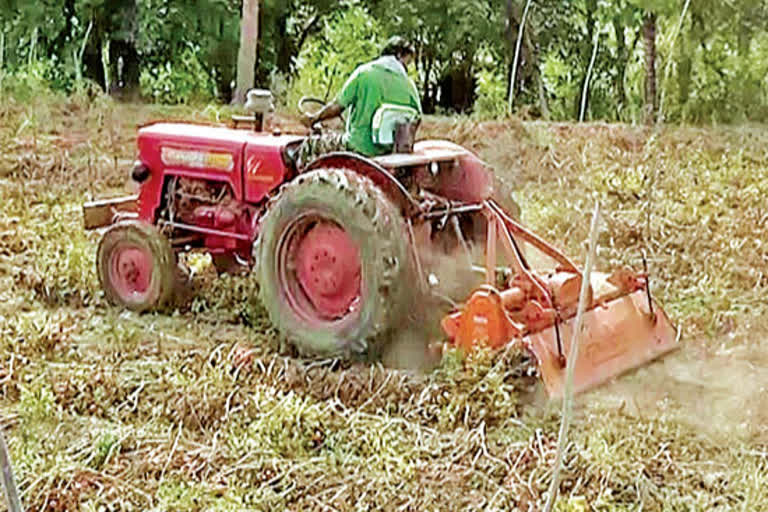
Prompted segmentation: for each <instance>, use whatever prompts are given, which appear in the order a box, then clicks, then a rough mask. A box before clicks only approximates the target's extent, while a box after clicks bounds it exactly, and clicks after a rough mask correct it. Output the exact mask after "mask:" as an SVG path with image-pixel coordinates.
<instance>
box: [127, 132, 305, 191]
mask: <svg viewBox="0 0 768 512" xmlns="http://www.w3.org/2000/svg"><path fill="white" fill-rule="evenodd" d="M303 139H304V137H302V136H298V135H274V134H270V133H266V132H254V131H249V130H237V129H233V128H227V127H225V126H212V125H203V124H192V123H156V124H150V125H146V126H144V127H142V128H140V129H139V135H138V150H139V160H140V161H141V163H143V164H144V165H145V166H146V167H147V168H148V169H151V170H152V171H153V172H152V178H150V180H149V181H148V182H147V183H146V185H148V186H149V187H150V188H151V189H153V190H155V191H156V192H155V195H157V194H159V193H160V191H161V189H162V185H163V180H164V176H169V175H170V176H178V177H181V178H189V179H203V180H214V181H225V182H228V183H229V184H230V186H231V188H232V191H233V194H234V197H235V198H236V199H237V200H240V201H246V202H258V201H261V200H262V199H264V198H265V197H266V196H267V195H268V194H269V193H270V192H271V191H272V190H274V189H276V188H277V187H278V186H279V185H280V184H281V183H282V182H283V180H284V179H285V178H286V176H288V175H290V173H291V171H290V167H289V164H288V160H289V159H288V158H287V155H286V153H287V152H286V148H288V147H289V146H292V145H294V144H298V143H299V142H301V141H302V140H303ZM157 201H159V199H158V197H155V198H154V201H153V202H157Z"/></svg>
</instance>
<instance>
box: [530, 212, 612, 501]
mask: <svg viewBox="0 0 768 512" xmlns="http://www.w3.org/2000/svg"><path fill="white" fill-rule="evenodd" d="M599 219H600V203H595V211H594V213H593V214H592V226H591V227H590V230H589V247H588V249H587V262H586V264H585V268H584V276H583V277H582V280H581V291H580V292H579V308H578V310H577V313H576V328H575V329H574V331H573V336H572V338H571V346H570V349H569V351H568V352H569V353H568V365H567V366H566V373H565V391H564V393H563V413H562V414H563V419H562V421H561V422H560V434H559V435H558V438H557V457H556V459H555V467H554V471H553V474H552V484H551V485H550V486H549V497H548V498H547V504H546V506H545V507H544V511H545V512H551V510H552V506H553V505H554V504H555V499H556V498H557V491H558V490H559V488H560V470H561V467H562V465H563V454H564V452H565V446H566V444H567V442H568V428H569V427H570V423H571V413H572V412H573V411H572V409H573V371H574V367H575V366H576V361H577V360H578V359H579V336H580V335H581V329H582V325H583V323H584V310H585V309H586V306H587V294H588V291H589V280H590V276H591V275H592V265H593V264H594V260H595V251H596V249H597V226H598V222H599Z"/></svg>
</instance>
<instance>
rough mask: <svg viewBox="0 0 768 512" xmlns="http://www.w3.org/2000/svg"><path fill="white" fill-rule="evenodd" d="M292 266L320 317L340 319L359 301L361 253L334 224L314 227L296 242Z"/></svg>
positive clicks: (319, 224)
mask: <svg viewBox="0 0 768 512" xmlns="http://www.w3.org/2000/svg"><path fill="white" fill-rule="evenodd" d="M295 262H296V273H297V276H298V280H299V283H300V284H301V288H302V289H303V290H304V293H305V294H306V296H307V298H308V299H309V301H310V302H311V303H312V305H313V306H314V308H315V309H316V310H317V313H318V314H319V315H320V316H321V317H323V318H326V319H334V318H339V317H342V316H344V315H345V314H347V313H348V312H349V311H350V309H352V308H353V307H354V305H355V303H356V301H358V300H359V297H360V251H359V250H358V248H357V246H356V245H355V243H354V242H353V241H352V239H351V238H350V237H349V235H348V234H347V232H346V231H344V230H343V229H341V228H340V227H339V226H337V225H336V224H332V223H329V222H319V223H317V224H315V226H314V227H312V229H310V230H309V231H308V232H307V233H306V234H305V235H304V237H303V238H302V239H301V240H300V241H299V243H298V249H297V251H296V258H295Z"/></svg>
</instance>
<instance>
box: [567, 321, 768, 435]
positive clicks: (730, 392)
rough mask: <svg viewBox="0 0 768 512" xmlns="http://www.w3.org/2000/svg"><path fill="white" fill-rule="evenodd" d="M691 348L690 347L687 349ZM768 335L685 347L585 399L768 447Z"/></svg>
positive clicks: (632, 413)
mask: <svg viewBox="0 0 768 512" xmlns="http://www.w3.org/2000/svg"><path fill="white" fill-rule="evenodd" d="M686 345H687V346H686ZM766 389H768V335H761V336H759V337H755V338H753V339H751V340H750V341H746V342H741V343H736V342H734V341H733V340H722V341H721V342H720V343H713V342H712V341H711V340H710V341H705V342H701V343H696V342H691V343H688V344H685V343H683V346H682V347H681V349H680V350H678V351H677V352H674V353H672V354H669V355H668V356H666V357H664V358H662V359H661V360H658V361H655V362H653V363H651V364H650V365H648V366H646V367H643V368H640V369H638V370H636V371H634V372H632V373H631V374H629V375H625V376H623V377H620V378H619V379H617V380H616V381H615V382H613V383H612V384H610V385H608V386H605V387H603V388H601V389H599V390H596V391H595V392H594V393H589V394H587V395H585V396H584V397H582V398H581V399H580V401H581V403H582V404H583V403H585V402H584V401H593V400H594V401H597V402H601V403H605V404H613V405H615V406H617V407H620V408H623V410H624V412H625V413H628V414H631V415H634V416H638V417H643V416H655V415H657V414H658V413H659V411H662V412H663V413H664V414H667V413H668V414H672V415H676V416H679V418H678V419H679V420H680V421H681V422H683V423H687V424H689V425H691V426H693V427H695V428H696V429H697V430H699V431H700V432H702V433H704V434H707V435H710V436H715V437H720V436H724V437H731V436H737V437H739V438H743V439H747V440H752V441H756V442H760V443H763V442H768V394H766Z"/></svg>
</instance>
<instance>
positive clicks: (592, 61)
mask: <svg viewBox="0 0 768 512" xmlns="http://www.w3.org/2000/svg"><path fill="white" fill-rule="evenodd" d="M599 43H600V31H599V30H598V31H597V32H595V44H594V46H593V47H592V58H591V59H589V67H588V68H587V76H586V78H585V79H584V89H582V91H581V109H579V122H582V121H584V114H585V113H586V110H587V96H588V94H589V82H590V80H592V68H594V67H595V59H596V58H597V47H598V46H599Z"/></svg>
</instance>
